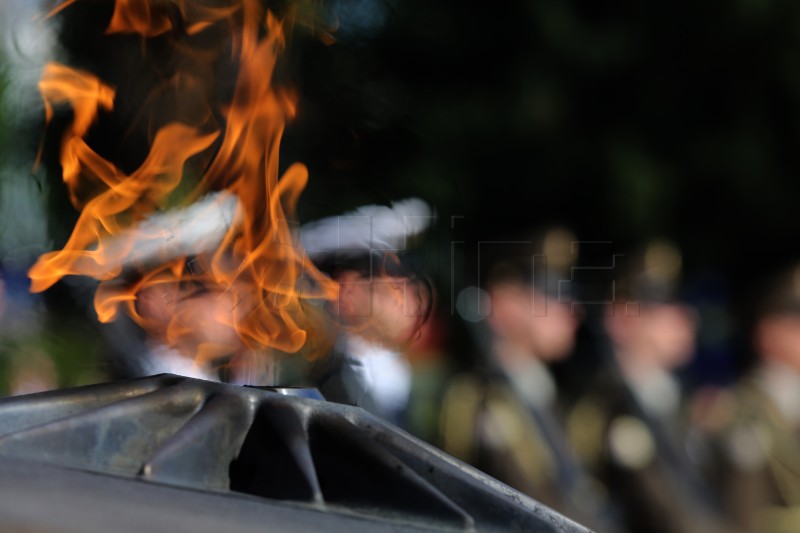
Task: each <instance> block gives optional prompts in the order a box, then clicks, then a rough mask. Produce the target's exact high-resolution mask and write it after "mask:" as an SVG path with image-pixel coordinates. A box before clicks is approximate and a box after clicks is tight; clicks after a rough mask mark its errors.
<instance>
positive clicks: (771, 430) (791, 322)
mask: <svg viewBox="0 0 800 533" xmlns="http://www.w3.org/2000/svg"><path fill="white" fill-rule="evenodd" d="M755 315H756V318H755V321H754V327H753V330H752V343H753V348H754V350H755V353H756V356H757V359H756V362H755V365H754V367H753V368H752V369H751V370H750V371H749V372H748V373H747V374H746V375H745V376H744V377H743V378H742V379H741V380H740V381H739V383H737V384H736V385H735V386H734V387H733V388H732V389H730V390H720V391H717V392H716V394H714V395H713V396H709V395H706V397H705V398H704V400H705V401H704V402H703V409H702V419H701V420H702V428H703V429H704V431H705V433H706V435H707V437H708V438H709V441H710V443H711V447H712V449H713V451H714V452H715V453H714V454H713V461H712V465H711V468H710V475H711V478H712V480H713V481H714V483H715V486H716V488H717V490H718V491H719V492H720V494H721V495H722V496H723V501H724V503H725V508H726V510H727V512H728V514H729V515H730V516H731V517H733V518H734V519H735V521H736V523H737V524H739V525H740V526H741V527H742V528H743V529H744V530H746V531H749V532H759V533H782V532H790V531H797V530H798V524H800V265H797V266H795V267H794V268H792V269H790V270H788V271H786V272H784V273H783V274H781V275H779V276H777V277H776V278H775V279H773V280H772V282H771V283H770V286H769V287H768V288H767V289H766V290H765V291H763V293H762V296H761V298H760V303H759V304H758V305H757V309H756V313H755Z"/></svg>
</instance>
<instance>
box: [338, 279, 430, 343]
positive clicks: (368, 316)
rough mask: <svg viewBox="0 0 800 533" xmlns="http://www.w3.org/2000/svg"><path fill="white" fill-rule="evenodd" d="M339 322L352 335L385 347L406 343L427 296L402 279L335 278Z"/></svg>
mask: <svg viewBox="0 0 800 533" xmlns="http://www.w3.org/2000/svg"><path fill="white" fill-rule="evenodd" d="M338 281H339V302H338V303H339V306H338V315H339V319H340V321H341V322H342V323H343V324H344V325H345V326H346V327H348V329H350V330H351V331H353V332H356V333H358V334H360V335H362V336H364V337H365V338H367V339H369V340H372V341H374V342H378V343H380V344H384V345H389V346H398V345H403V344H405V343H407V342H409V341H410V340H411V339H412V338H413V337H414V335H415V334H416V333H417V331H418V330H419V327H420V325H421V323H422V321H423V318H424V314H425V309H426V308H427V306H428V305H429V304H430V302H429V297H428V296H427V295H426V293H425V292H424V291H423V290H422V287H421V286H420V284H419V283H418V282H416V281H413V280H410V279H408V278H405V277H392V276H373V278H372V280H369V279H367V278H365V277H363V276H361V275H360V274H358V273H356V272H346V273H345V274H343V275H342V276H340V277H339V280H338Z"/></svg>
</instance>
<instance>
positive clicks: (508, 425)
mask: <svg viewBox="0 0 800 533" xmlns="http://www.w3.org/2000/svg"><path fill="white" fill-rule="evenodd" d="M573 245H574V237H573V236H572V234H570V233H569V232H567V231H565V230H555V231H553V232H550V233H549V234H547V236H546V237H545V239H544V244H543V251H544V253H543V254H540V255H544V258H545V260H546V264H547V276H544V278H545V279H539V278H541V277H542V276H540V277H539V278H536V277H535V276H534V277H533V278H532V277H531V275H532V274H533V273H534V272H533V271H534V270H535V269H534V268H533V264H534V263H533V262H532V260H533V257H534V254H533V253H528V254H525V253H524V252H525V251H524V250H523V251H520V250H517V253H518V254H519V255H521V256H522V258H521V259H520V261H514V260H512V261H505V260H504V261H497V262H495V264H494V267H493V268H492V270H491V274H490V276H489V279H488V280H487V282H486V284H485V286H486V292H484V293H482V294H483V298H484V299H485V300H488V301H486V302H481V303H485V304H489V305H490V306H491V310H490V311H489V312H483V313H481V315H482V316H480V317H478V316H465V315H468V314H469V313H465V311H464V309H463V298H464V297H465V295H466V292H465V293H462V296H461V297H460V303H459V306H460V307H459V310H460V312H461V313H462V316H463V317H464V318H465V319H466V320H467V321H468V322H471V323H473V326H472V327H473V331H474V332H477V339H476V340H477V342H478V344H482V345H483V348H484V352H485V353H484V354H483V358H484V360H483V365H482V366H483V368H479V369H475V370H474V371H472V372H469V373H465V374H462V375H460V376H456V377H455V378H454V379H453V380H452V382H451V383H450V384H449V387H448V389H447V391H446V394H445V399H444V402H443V406H442V416H441V424H442V428H441V429H442V433H443V436H442V444H443V447H444V449H445V450H446V451H447V452H449V453H451V454H452V455H454V456H456V457H458V458H460V459H462V460H464V461H466V462H469V463H471V464H473V465H475V466H477V467H478V468H480V469H481V470H484V471H485V472H487V473H489V474H490V475H492V476H494V477H496V478H498V479H499V480H501V481H503V482H505V483H508V484H509V485H511V486H512V487H514V488H516V489H518V490H521V491H523V492H525V493H527V494H529V495H530V496H532V497H533V498H535V499H537V500H539V501H540V502H542V503H544V504H546V505H549V506H551V507H553V508H554V509H556V510H558V511H560V512H561V513H563V514H565V515H566V516H568V517H570V518H573V519H575V520H576V521H578V522H581V523H583V524H584V525H587V526H589V527H593V528H595V529H597V530H598V531H612V530H614V528H613V527H612V526H611V521H610V518H609V517H607V516H605V515H604V513H605V511H606V509H605V504H604V495H603V494H602V493H601V492H600V491H599V490H598V489H599V487H598V486H597V485H596V484H594V483H593V482H592V480H591V479H589V478H588V476H586V475H585V473H584V472H583V471H582V470H581V468H580V467H579V465H578V463H577V461H576V459H575V457H574V456H573V453H572V451H571V450H570V447H569V445H568V443H567V440H566V436H565V434H564V431H563V424H562V421H563V420H562V417H561V416H560V414H561V410H560V405H559V403H560V402H559V400H560V398H559V391H558V389H557V386H556V382H555V380H554V378H553V375H552V373H551V371H550V369H549V368H548V365H549V364H551V363H554V362H556V361H560V360H563V359H564V358H566V357H569V355H570V354H571V352H572V350H573V347H574V343H575V336H576V330H577V328H578V326H579V323H580V320H579V318H578V317H577V316H576V314H575V313H574V312H573V307H572V301H571V299H570V298H569V297H568V295H566V294H562V295H561V297H559V294H558V288H559V285H560V284H559V281H560V280H568V279H570V275H569V269H570V267H571V265H572V264H573V259H574V255H575V254H574V251H573V249H572V248H573ZM473 290H475V291H477V289H473ZM472 314H473V315H475V314H476V313H472ZM480 318H484V320H480ZM481 328H482V329H481Z"/></svg>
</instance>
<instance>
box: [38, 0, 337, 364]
mask: <svg viewBox="0 0 800 533" xmlns="http://www.w3.org/2000/svg"><path fill="white" fill-rule="evenodd" d="M75 1H76V0H66V1H65V2H63V3H62V4H61V5H59V6H58V7H57V8H56V9H55V10H54V11H53V13H56V12H58V11H60V10H62V9H64V8H67V7H68V6H69V5H71V4H73V3H75ZM176 17H177V18H176ZM178 19H179V20H178ZM289 23H290V20H289V17H284V19H283V20H281V19H279V18H278V17H277V16H276V15H275V14H273V13H272V12H270V11H269V10H267V9H265V8H264V7H263V6H262V4H261V2H260V1H259V0H231V1H229V2H226V5H212V2H211V0H172V1H167V0H117V1H116V4H115V10H114V14H113V16H112V18H111V22H110V24H109V26H108V28H107V33H132V34H138V35H139V36H140V37H141V38H142V39H143V40H145V41H146V39H148V38H151V37H155V36H159V35H162V34H165V33H168V32H172V31H178V30H177V29H176V25H178V24H179V25H180V32H182V33H181V35H190V36H196V35H202V34H203V33H204V32H208V31H209V30H210V29H211V28H216V29H215V31H218V30H219V31H221V32H222V33H223V34H225V35H227V36H228V37H229V38H230V42H229V43H226V46H219V47H216V48H215V49H213V50H209V47H208V45H207V42H202V44H200V43H199V42H198V43H195V42H194V41H191V40H188V39H187V40H183V41H181V40H180V39H176V41H177V44H175V45H174V46H175V53H176V54H179V56H180V57H181V58H182V60H183V61H182V62H181V64H182V65H183V64H185V66H186V68H185V69H184V70H181V71H178V72H177V74H176V75H175V76H173V77H172V78H171V79H168V80H166V81H165V84H164V86H163V87H161V88H159V90H160V91H161V92H162V93H161V94H163V93H165V92H169V91H173V92H174V93H175V94H178V95H181V96H185V98H178V99H176V100H178V101H184V100H185V101H188V102H190V103H191V105H192V107H191V108H186V109H181V108H178V109H175V110H173V114H174V115H175V116H174V117H171V118H170V120H168V121H165V120H164V119H163V117H162V116H159V121H158V122H159V123H163V124H162V125H160V127H158V128H157V131H156V132H155V133H154V135H153V136H152V141H151V144H150V149H149V154H148V156H147V158H146V159H145V161H144V162H143V163H142V164H141V166H140V167H139V168H138V169H136V170H135V171H133V172H132V173H130V174H126V173H124V172H123V171H121V170H120V169H119V168H118V167H117V166H115V165H114V164H113V163H112V162H111V161H109V160H107V159H105V158H104V157H102V156H101V155H99V154H98V153H97V152H95V151H94V150H93V149H92V147H90V146H89V144H87V142H86V138H87V133H88V131H89V130H90V128H91V126H92V124H93V123H94V122H95V121H96V120H97V118H98V115H99V113H112V112H113V108H114V98H115V89H114V88H113V87H110V86H109V85H107V84H106V83H104V82H103V81H102V80H101V79H99V78H98V77H97V76H95V75H94V74H92V73H90V72H85V71H81V70H76V69H72V68H70V67H68V66H65V65H60V64H50V65H47V67H46V68H45V69H44V72H43V75H42V78H41V81H40V83H39V89H40V92H41V94H42V97H43V100H44V104H45V110H46V118H47V120H48V122H49V121H50V119H51V118H52V116H53V109H54V107H55V106H59V105H69V106H71V108H72V110H73V112H74V119H73V121H72V124H71V125H70V127H69V128H67V131H66V132H65V134H64V136H63V139H62V144H61V152H60V161H61V166H62V171H63V179H64V182H65V184H66V186H67V188H68V190H69V193H70V198H71V201H72V203H73V205H74V206H75V207H76V208H77V209H79V210H80V216H79V218H78V221H77V223H76V225H75V228H74V230H73V232H72V235H71V236H70V238H69V239H68V241H67V243H66V245H65V246H64V247H63V249H61V250H57V251H53V252H50V253H46V254H44V255H42V256H41V257H40V258H39V259H38V261H37V262H36V264H34V266H33V267H32V268H31V269H30V271H29V275H30V278H31V290H32V291H34V292H39V291H44V290H46V289H48V288H49V287H51V286H52V285H53V284H54V283H56V282H57V281H58V280H60V279H61V278H62V277H64V276H68V275H79V276H91V277H93V278H95V279H97V280H99V281H100V284H99V286H98V288H97V291H96V293H95V301H94V306H95V309H96V311H97V315H98V318H99V319H100V320H101V321H103V322H107V321H111V320H114V319H115V318H116V317H117V316H118V314H119V313H120V311H124V312H126V313H127V314H128V315H129V316H131V317H132V318H133V319H134V320H135V321H136V322H137V323H138V324H140V325H141V326H142V327H143V328H145V329H146V330H147V331H148V332H149V333H150V334H152V335H154V336H156V337H158V338H159V339H160V340H162V341H163V342H165V343H166V344H168V345H169V346H171V347H174V348H177V349H179V350H181V351H182V352H184V353H186V354H189V355H192V356H195V357H198V358H199V359H200V360H201V361H205V360H207V359H208V358H214V357H217V356H222V355H230V354H232V353H234V352H236V351H249V352H251V353H252V352H264V351H265V350H269V349H275V350H279V351H281V352H289V353H295V352H298V351H300V350H301V349H302V350H303V351H304V352H306V353H309V344H310V343H309V342H308V341H309V335H310V334H312V333H314V329H315V325H314V324H315V315H316V314H315V312H314V310H313V309H314V306H310V305H308V302H307V301H308V300H312V299H324V300H332V299H335V298H336V295H337V286H336V284H335V283H333V282H332V281H330V280H329V279H328V278H327V277H326V276H324V275H323V274H322V273H320V272H319V271H318V270H317V269H316V267H315V266H314V265H313V264H312V263H311V261H310V260H309V259H308V257H307V256H306V254H305V253H304V252H303V250H302V248H301V247H300V246H299V245H298V244H297V242H296V241H297V236H296V235H295V232H294V231H293V229H292V222H291V221H292V220H293V217H294V213H295V209H296V205H297V201H298V198H299V196H300V194H301V192H302V191H303V189H304V187H305V185H306V182H307V180H308V172H307V169H306V168H305V166H303V165H302V164H295V165H293V166H291V167H290V168H289V169H288V170H287V171H286V172H285V173H284V174H283V176H280V175H279V167H278V153H279V148H280V141H281V137H282V135H283V131H284V127H285V125H286V122H287V120H288V119H291V118H292V117H293V116H294V115H295V110H296V98H295V97H294V96H293V95H292V94H291V93H289V92H288V91H286V90H282V89H281V88H279V87H276V86H275V85H274V84H273V82H272V77H273V71H274V69H275V65H276V61H277V59H278V57H279V55H280V53H281V52H282V51H283V50H284V47H285V45H286V27H288V24H289ZM227 44H229V45H230V46H229V47H228V46H227ZM143 51H144V47H143ZM231 51H232V53H233V54H235V56H234V57H235V61H236V64H237V66H238V75H237V79H236V85H235V89H234V92H233V96H232V98H231V100H230V101H229V102H226V103H225V104H224V105H219V104H218V103H215V102H214V101H213V98H212V97H211V96H210V94H211V91H210V90H208V87H211V86H212V82H213V81H214V80H213V69H212V68H210V67H209V66H208V65H209V64H212V63H213V61H214V60H215V59H218V58H219V57H221V56H222V55H224V54H225V53H231ZM198 102H199V104H198ZM154 113H155V111H154ZM220 116H221V117H222V119H221V120H220V119H219V118H218V117H220ZM151 118H152V117H151ZM198 162H199V163H198ZM199 166H203V167H204V168H205V169H206V170H205V171H204V172H203V173H202V176H201V177H200V178H199V180H197V182H196V185H195V186H194V188H193V189H192V192H191V193H190V194H188V195H186V198H185V200H184V201H185V203H186V204H187V205H191V204H192V203H193V202H198V201H200V200H205V203H206V204H207V205H208V206H209V207H208V208H213V206H214V204H219V203H222V202H229V201H230V199H231V198H235V199H236V201H235V205H236V208H235V214H234V220H232V221H230V223H229V224H228V225H227V227H225V228H223V231H221V232H220V239H219V243H218V244H217V245H216V247H215V249H213V250H211V251H207V252H206V253H203V254H200V255H198V256H197V257H193V258H189V257H187V255H189V254H182V255H181V256H180V257H173V255H174V254H173V255H170V253H167V252H165V251H164V250H169V241H170V239H172V238H174V237H175V235H174V234H172V233H173V230H172V229H171V228H169V227H159V225H158V224H154V223H152V220H153V217H154V216H157V214H158V213H162V212H164V210H165V208H166V206H167V204H168V201H169V200H170V198H172V197H174V195H175V194H176V192H177V191H178V190H179V189H178V188H179V186H181V190H183V186H185V185H186V183H185V182H186V177H185V176H186V174H187V168H190V167H191V168H195V167H199ZM182 180H183V182H182ZM210 193H215V194H214V195H212V194H210ZM202 220H203V217H202V215H201V216H200V217H199V221H202ZM151 245H152V246H155V248H154V249H156V250H160V252H159V254H160V256H159V257H158V259H159V260H158V261H153V260H152V258H151V260H150V261H147V262H139V263H136V262H135V261H132V258H135V257H137V253H139V252H140V251H141V249H142V247H146V246H151ZM152 246H151V248H152ZM132 262H133V263H134V264H136V269H137V272H138V276H137V277H136V279H137V281H133V282H132V281H130V279H131V276H130V275H127V274H128V273H127V272H126V271H125V269H126V268H130V265H131V263H132ZM123 273H126V275H125V276H121V274H123ZM187 302H188V303H190V305H181V304H185V303H187ZM195 302H196V304H197V305H194V303H195ZM209 302H210V303H212V304H213V305H204V304H205V303H209ZM154 304H155V305H154ZM304 347H305V348H304Z"/></svg>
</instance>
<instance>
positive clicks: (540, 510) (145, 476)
mask: <svg viewBox="0 0 800 533" xmlns="http://www.w3.org/2000/svg"><path fill="white" fill-rule="evenodd" d="M311 391H313V389H312V390H311ZM308 394H309V390H307V389H306V390H304V389H286V390H283V389H281V390H277V389H273V390H270V389H267V388H258V387H240V386H235V385H226V384H221V383H213V382H207V381H202V380H197V379H191V378H183V377H178V376H172V375H161V376H155V377H151V378H145V379H140V380H132V381H126V382H121V383H109V384H103V385H93V386H89V387H81V388H76V389H70V390H63V391H52V392H46V393H41V394H34V395H29V396H19V397H14V398H7V399H4V400H0V473H2V476H3V478H2V480H0V495H2V494H4V493H5V491H6V489H8V490H11V488H10V487H12V486H16V489H14V490H16V492H14V494H15V495H16V498H18V499H19V501H20V502H24V501H28V500H36V499H37V498H39V497H40V496H39V495H40V494H43V492H42V491H45V492H46V489H45V488H44V487H43V486H37V485H36V483H37V480H39V479H40V478H42V477H43V475H44V474H41V473H40V472H41V471H43V470H44V471H48V472H50V473H49V474H48V478H49V479H52V480H54V481H53V482H54V483H64V484H66V485H69V483H70V482H73V483H75V484H76V487H77V486H80V487H81V488H82V489H83V490H84V491H86V494H87V495H92V494H94V495H92V496H89V497H85V496H83V494H84V493H81V492H80V491H77V492H73V491H68V494H66V495H65V496H64V498H66V499H67V500H69V499H81V498H82V499H83V501H82V504H83V505H86V506H87V507H86V509H89V510H87V511H86V512H84V513H82V514H77V516H74V515H75V513H73V514H72V515H70V513H69V512H67V511H63V513H62V514H61V515H58V516H57V517H54V516H52V513H54V512H57V511H54V509H56V510H57V509H58V506H50V505H42V506H40V507H38V511H37V513H36V514H35V518H29V519H28V518H20V519H19V520H23V521H25V520H34V521H35V522H36V523H29V524H27V525H28V526H30V527H34V526H35V528H36V530H37V531H39V530H43V531H48V530H51V529H49V527H48V522H47V520H50V519H52V520H51V521H52V522H53V523H54V524H58V528H57V529H58V530H61V529H64V528H66V529H69V528H70V527H71V528H76V527H77V528H78V529H81V530H84V531H90V530H94V529H93V527H94V526H93V525H92V524H94V522H92V520H100V522H99V523H102V514H103V513H104V512H106V511H105V507H103V506H100V507H99V508H98V507H97V506H96V505H95V502H94V498H95V497H96V498H97V499H98V500H97V501H98V502H99V501H101V500H102V499H103V498H105V499H106V500H108V499H110V498H113V496H111V494H113V491H112V488H113V489H114V490H117V489H119V490H124V491H133V492H136V496H135V497H134V496H131V502H130V505H132V506H134V507H135V506H136V505H140V506H145V508H141V509H140V510H139V511H140V512H139V513H137V514H135V515H134V516H135V517H136V518H135V520H136V523H135V524H134V523H132V522H125V519H124V518H122V516H123V515H124V514H125V513H122V514H121V515H120V516H116V517H115V516H108V517H107V518H109V519H111V520H116V521H117V522H116V524H117V525H118V526H119V530H127V529H126V526H127V528H130V529H131V530H135V528H136V527H138V528H141V529H146V530H163V529H164V528H167V527H168V526H167V525H165V524H167V523H170V520H173V521H174V520H175V519H176V517H180V516H184V518H182V519H181V520H184V521H185V523H187V524H188V523H195V522H197V521H198V520H199V519H198V518H197V516H200V515H203V514H206V513H208V512H209V510H214V509H215V506H216V509H217V511H218V513H219V514H218V516H227V515H230V514H232V513H233V514H234V515H236V512H237V511H236V509H237V508H238V507H242V508H244V507H247V506H252V505H253V503H252V502H253V501H254V500H255V501H260V502H262V504H263V505H264V506H265V507H262V508H259V510H258V511H254V510H252V509H251V510H250V511H248V512H250V513H254V512H257V513H261V514H264V513H266V514H267V516H270V515H271V514H274V515H275V517H276V518H275V520H279V517H283V518H280V520H282V522H280V523H281V524H282V526H281V527H282V529H281V530H291V531H308V530H311V529H316V528H318V527H321V525H322V524H323V523H324V527H325V529H326V530H331V531H343V530H345V529H352V528H353V527H354V520H356V522H357V524H358V526H355V527H359V528H367V529H369V530H372V531H388V530H392V531H439V530H478V531H495V530H502V531H546V532H550V531H553V532H557V531H558V532H561V531H564V532H567V531H569V532H573V531H574V532H581V531H585V529H584V528H582V527H580V526H578V525H576V524H574V523H573V522H571V521H569V520H567V519H565V518H564V517H562V516H560V515H558V514H557V513H555V512H553V511H552V510H550V509H548V508H547V507H544V506H542V505H540V504H538V503H537V502H535V501H533V500H531V499H529V498H527V497H526V496H524V495H522V494H520V493H518V492H516V491H514V490H512V489H510V488H508V487H506V486H505V485H502V484H501V483H499V482H497V481H495V480H494V479H492V478H489V477H488V476H486V475H484V474H482V473H480V472H478V471H476V470H474V469H473V468H471V467H468V466H466V465H464V464H462V463H460V462H458V461H457V460H455V459H453V458H451V457H449V456H447V455H446V454H444V453H443V452H441V451H439V450H436V449H435V448H433V447H431V446H428V445H426V444H424V443H422V442H420V441H418V440H416V439H414V438H413V437H411V436H409V435H407V434H406V433H404V432H402V431H400V430H398V429H396V428H394V427H393V426H391V425H389V424H387V423H385V422H383V421H381V420H380V419H378V418H376V417H373V416H371V415H369V414H368V413H366V412H365V411H363V410H361V409H359V408H356V407H349V406H343V405H338V404H333V403H328V402H325V401H321V400H320V399H309V398H308V397H304V396H307V395H308ZM312 397H313V394H312ZM317 397H319V396H318V393H317ZM20 461H22V463H21V464H26V463H28V462H29V463H30V465H31V466H28V467H26V469H24V470H21V471H20V468H19V465H20ZM64 467H66V468H64ZM14 469H16V470H14ZM81 471H89V472H94V473H100V474H104V475H103V476H96V475H95V476H90V477H88V478H86V474H84V473H83V472H81ZM24 472H30V473H31V474H30V479H27V477H26V476H25V474H24ZM109 475H111V477H108V476H109ZM15 477H16V478H20V479H16V480H15V479H14V478H15ZM98 478H99V479H101V481H102V480H104V481H102V482H98ZM141 481H146V482H150V483H145V484H143V483H141ZM125 483H129V484H131V483H132V484H131V485H130V486H129V487H125V486H124V484H125ZM92 484H94V485H92ZM120 484H122V485H120ZM92 486H95V487H97V489H91V487H92ZM105 486H108V487H109V489H108V490H109V491H111V492H109V493H108V494H106V493H105V489H103V488H102V487H105ZM26 487H27V489H26ZM87 487H89V488H87ZM148 487H149V488H148ZM169 487H180V488H188V489H194V490H192V491H185V490H176V489H171V488H169ZM25 490H29V491H30V494H28V495H27V499H26V498H25ZM92 490H94V493H92ZM159 491H161V492H164V491H171V495H170V496H169V497H170V498H172V499H173V500H174V505H173V506H171V507H169V508H167V509H165V508H164V507H163V506H162V505H160V503H158V502H154V501H153V499H154V498H155V499H157V498H156V496H154V494H156V493H159ZM198 491H199V492H198ZM237 495H238V496H237ZM248 495H249V496H248ZM232 496H233V497H232ZM215 497H216V499H214V498H215ZM253 497H256V498H253ZM148 498H149V499H148ZM87 500H88V501H87ZM200 500H203V503H200ZM3 501H5V502H6V503H5V504H4V503H0V514H3V516H6V515H14V513H22V515H21V516H23V517H25V516H27V515H25V514H24V512H23V511H24V509H25V507H24V506H23V505H21V504H19V505H18V504H16V503H10V502H11V501H12V500H8V499H6V500H3ZM65 501H66V500H65ZM148 501H149V502H150V503H147V502H148ZM278 501H281V502H284V503H283V505H291V506H292V507H293V511H292V513H291V515H290V516H289V517H288V518H287V516H286V513H285V512H284V511H282V510H280V506H276V504H277V503H278ZM137 502H138V503H137ZM287 502H289V503H287ZM42 503H45V502H42ZM77 505H81V503H80V502H79V503H78V504H77ZM106 505H108V509H111V508H112V507H114V506H117V507H118V504H115V503H114V502H113V501H111V502H108V503H107V504H106ZM195 505H202V506H203V507H204V508H203V510H202V511H197V512H198V513H200V514H198V515H197V516H192V513H193V511H191V510H190V509H193V508H195V507H193V506H195ZM209 506H210V507H209ZM107 512H110V511H107ZM98 513H99V514H100V517H99V518H98ZM170 513H173V514H170ZM62 515H63V516H62ZM236 516H238V515H236ZM71 519H72V520H73V522H70V520H71ZM131 520H133V519H132V518H131ZM208 523H209V524H211V522H208ZM310 524H315V526H313V527H312V526H311V525H310ZM263 525H264V526H265V527H266V526H267V524H263ZM274 525H277V522H276V524H274ZM134 526H135V527H134ZM250 526H252V520H251V519H250V518H244V517H242V519H241V520H238V519H237V518H235V517H234V518H232V519H229V520H228V522H227V525H226V527H225V529H226V530H227V531H244V530H250V529H249V528H250ZM209 527H210V526H209ZM199 530H200V531H205V530H206V529H204V528H203V527H200V529H199Z"/></svg>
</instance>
